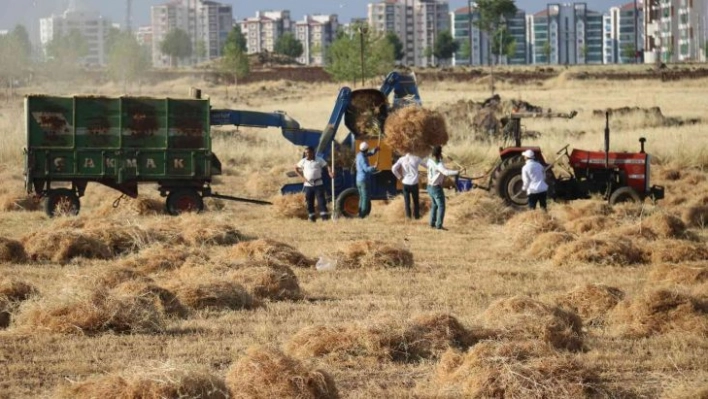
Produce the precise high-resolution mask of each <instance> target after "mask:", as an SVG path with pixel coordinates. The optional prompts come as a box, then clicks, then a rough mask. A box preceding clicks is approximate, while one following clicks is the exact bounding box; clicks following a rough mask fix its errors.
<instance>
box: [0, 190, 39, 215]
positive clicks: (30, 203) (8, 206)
mask: <svg viewBox="0 0 708 399" xmlns="http://www.w3.org/2000/svg"><path fill="white" fill-rule="evenodd" d="M40 206H41V202H40V201H39V199H37V198H36V197H34V196H28V195H8V194H4V195H2V196H0V211H2V212H13V211H37V210H39V208H40Z"/></svg>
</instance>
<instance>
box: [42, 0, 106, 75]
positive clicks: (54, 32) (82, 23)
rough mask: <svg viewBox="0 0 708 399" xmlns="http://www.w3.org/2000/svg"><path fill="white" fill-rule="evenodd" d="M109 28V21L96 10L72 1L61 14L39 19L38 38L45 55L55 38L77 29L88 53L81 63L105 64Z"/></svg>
mask: <svg viewBox="0 0 708 399" xmlns="http://www.w3.org/2000/svg"><path fill="white" fill-rule="evenodd" d="M110 28H111V21H110V20H109V19H107V18H104V17H103V16H102V15H101V14H99V13H98V12H97V11H91V10H87V9H85V8H82V7H79V6H77V5H76V3H74V2H72V3H71V5H70V6H69V8H68V9H67V10H66V11H64V13H63V14H61V15H52V16H50V17H47V18H41V19H40V20H39V40H40V43H41V45H42V49H43V51H44V54H45V56H46V49H47V45H48V44H49V43H50V42H51V41H52V40H54V39H55V38H57V37H59V36H62V35H67V34H69V32H71V31H72V30H77V31H79V33H81V36H83V37H84V39H86V43H87V44H88V55H87V56H86V57H84V58H83V60H82V63H84V64H86V65H105V64H106V62H107V58H108V54H106V36H107V35H108V31H109V29H110Z"/></svg>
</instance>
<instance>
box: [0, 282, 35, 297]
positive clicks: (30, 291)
mask: <svg viewBox="0 0 708 399" xmlns="http://www.w3.org/2000/svg"><path fill="white" fill-rule="evenodd" d="M37 294H39V290H37V287H35V286H34V285H32V284H30V283H26V282H24V281H20V280H16V279H14V278H11V277H0V298H5V299H7V300H8V301H9V302H21V301H25V300H27V299H29V298H30V297H32V296H35V295H37Z"/></svg>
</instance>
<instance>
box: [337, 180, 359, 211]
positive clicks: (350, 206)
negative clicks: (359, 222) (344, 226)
mask: <svg viewBox="0 0 708 399" xmlns="http://www.w3.org/2000/svg"><path fill="white" fill-rule="evenodd" d="M335 205H336V206H337V214H338V215H341V216H344V217H345V218H355V217H357V216H359V190H357V189H356V187H350V188H348V189H346V190H344V191H342V192H341V193H340V194H339V196H338V197H337V202H336V203H335Z"/></svg>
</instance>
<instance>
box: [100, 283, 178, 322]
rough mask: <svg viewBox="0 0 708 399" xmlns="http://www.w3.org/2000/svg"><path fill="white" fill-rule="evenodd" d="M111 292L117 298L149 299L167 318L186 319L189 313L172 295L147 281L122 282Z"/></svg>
mask: <svg viewBox="0 0 708 399" xmlns="http://www.w3.org/2000/svg"><path fill="white" fill-rule="evenodd" d="M111 292H112V293H117V294H118V295H119V296H138V297H144V298H147V299H151V300H152V301H153V303H154V304H155V306H156V307H157V309H158V310H159V311H161V312H162V313H164V314H165V315H167V316H173V317H186V316H187V314H188V313H189V312H188V311H187V308H185V307H184V305H182V302H180V300H179V299H178V298H177V296H176V295H175V294H174V293H172V292H171V291H170V290H168V289H165V288H162V287H160V286H158V285H157V284H154V283H151V282H148V281H144V280H128V281H124V282H122V283H120V284H118V285H117V286H115V287H114V288H113V289H112V290H111Z"/></svg>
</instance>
